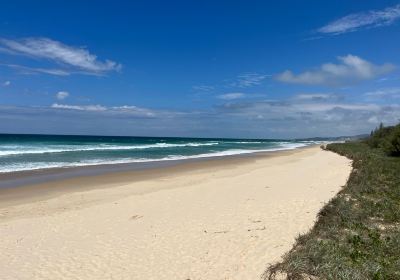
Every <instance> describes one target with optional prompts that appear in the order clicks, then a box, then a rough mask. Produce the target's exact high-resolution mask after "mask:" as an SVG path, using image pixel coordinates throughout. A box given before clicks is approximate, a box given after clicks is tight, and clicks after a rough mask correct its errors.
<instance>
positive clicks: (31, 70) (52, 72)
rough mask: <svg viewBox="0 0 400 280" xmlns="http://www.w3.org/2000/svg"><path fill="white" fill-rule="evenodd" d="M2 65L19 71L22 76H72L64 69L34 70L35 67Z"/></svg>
mask: <svg viewBox="0 0 400 280" xmlns="http://www.w3.org/2000/svg"><path fill="white" fill-rule="evenodd" d="M0 65H3V66H7V67H10V68H14V69H17V70H19V71H20V72H21V73H22V74H27V75H30V74H37V73H44V74H50V75H56V76H69V75H70V74H71V72H70V71H66V70H62V69H50V68H33V67H27V66H23V65H17V64H6V63H0Z"/></svg>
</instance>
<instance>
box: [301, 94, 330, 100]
mask: <svg viewBox="0 0 400 280" xmlns="http://www.w3.org/2000/svg"><path fill="white" fill-rule="evenodd" d="M331 97H332V94H328V93H303V94H298V95H296V96H295V99H300V100H325V99H330V98H331Z"/></svg>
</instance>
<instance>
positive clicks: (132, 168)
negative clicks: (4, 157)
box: [0, 144, 320, 206]
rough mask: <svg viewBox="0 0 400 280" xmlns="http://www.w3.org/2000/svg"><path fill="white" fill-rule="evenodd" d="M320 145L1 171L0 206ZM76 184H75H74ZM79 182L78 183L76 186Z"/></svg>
mask: <svg viewBox="0 0 400 280" xmlns="http://www.w3.org/2000/svg"><path fill="white" fill-rule="evenodd" d="M319 146H320V145H319V144H314V145H309V146H305V147H299V148H296V149H287V150H278V151H271V152H255V153H249V154H239V155H228V156H220V157H208V158H197V159H184V160H174V161H163V162H151V163H149V164H147V163H141V164H129V163H125V164H103V165H96V166H84V167H70V168H51V169H41V170H31V171H18V172H12V173H4V174H0V205H3V206H4V205H5V206H9V205H12V204H18V203H26V202H30V201H35V200H45V199H48V198H51V197H54V196H55V195H61V194H63V193H66V192H74V191H88V190H92V189H101V188H107V187H112V186H115V185H116V184H122V183H126V182H138V181H143V180H147V179H150V178H153V179H154V178H162V177H165V176H171V175H176V174H182V173H184V172H191V171H196V170H206V169H213V168H221V167H222V166H226V167H229V166H234V165H237V164H243V163H249V162H253V161H255V160H257V159H260V158H261V159H262V158H268V157H275V156H280V155H292V154H294V153H297V152H299V151H301V150H307V149H312V148H315V147H319ZM71 185H72V186H74V187H71ZM76 185H79V187H78V186H76Z"/></svg>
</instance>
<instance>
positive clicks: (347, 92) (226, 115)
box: [0, 1, 400, 138]
mask: <svg viewBox="0 0 400 280" xmlns="http://www.w3.org/2000/svg"><path fill="white" fill-rule="evenodd" d="M399 34H400V1H197V2H195V1H112V2H110V1H98V2H96V4H94V3H93V1H79V2H78V1H41V2H40V5H38V4H37V3H34V2H33V1H8V3H7V2H6V3H3V4H2V9H1V10H0V132H2V133H52V134H96V135H99V134H100V135H102V134H104V135H148V136H194V137H240V138H282V137H284V138H291V137H312V136H339V135H352V134H359V133H367V132H368V131H369V130H371V129H372V128H374V127H375V126H377V125H378V124H379V122H381V121H382V122H384V123H385V124H392V123H395V122H397V121H398V120H399V119H400V71H399V68H398V66H399V65H400V56H399V52H400V39H399Z"/></svg>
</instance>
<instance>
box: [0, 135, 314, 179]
mask: <svg viewBox="0 0 400 280" xmlns="http://www.w3.org/2000/svg"><path fill="white" fill-rule="evenodd" d="M192 144H196V143H192ZM202 144H203V143H202ZM310 144H313V143H308V142H307V143H288V142H285V144H281V145H279V146H276V147H271V148H268V149H252V150H246V149H231V150H225V151H219V152H210V153H203V154H197V155H169V156H166V157H163V158H123V159H116V160H110V159H106V158H104V159H98V160H86V161H79V162H35V163H32V162H30V163H29V162H28V163H15V164H8V165H7V166H3V167H1V166H0V173H9V172H16V171H27V170H38V169H50V168H70V167H79V166H95V165H104V164H124V163H144V162H162V161H174V160H185V159H196V158H212V157H223V156H233V155H240V154H251V153H257V152H272V151H280V150H293V149H297V148H300V147H305V146H308V145H310ZM170 145H175V144H170Z"/></svg>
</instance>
